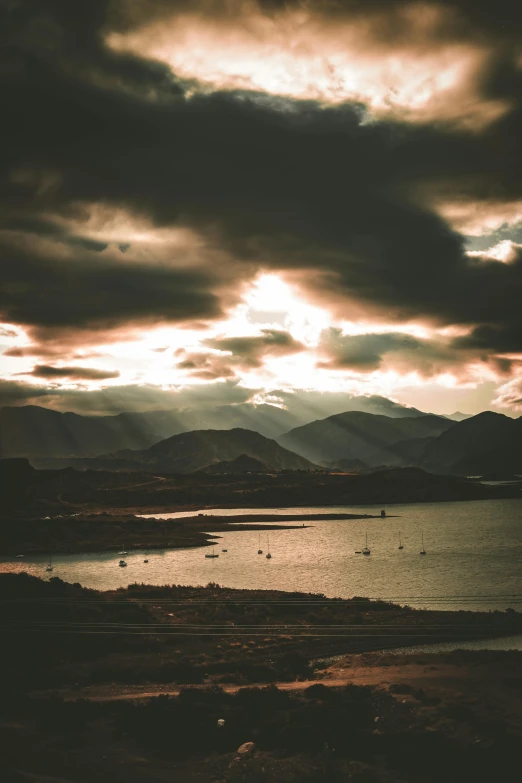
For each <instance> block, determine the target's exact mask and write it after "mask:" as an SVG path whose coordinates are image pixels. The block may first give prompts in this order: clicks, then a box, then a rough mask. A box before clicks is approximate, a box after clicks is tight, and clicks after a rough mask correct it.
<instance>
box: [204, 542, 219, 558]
mask: <svg viewBox="0 0 522 783" xmlns="http://www.w3.org/2000/svg"><path fill="white" fill-rule="evenodd" d="M215 546H216V545H215V544H212V552H209V553H208V555H205V557H219V555H216V553H215V552H214V547H215Z"/></svg>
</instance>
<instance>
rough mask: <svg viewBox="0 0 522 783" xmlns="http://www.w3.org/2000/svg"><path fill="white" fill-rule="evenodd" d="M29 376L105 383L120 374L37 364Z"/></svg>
mask: <svg viewBox="0 0 522 783" xmlns="http://www.w3.org/2000/svg"><path fill="white" fill-rule="evenodd" d="M31 375H34V376H35V377H36V378H51V379H52V378H69V379H73V380H91V381H105V380H107V379H108V378H118V377H119V375H120V373H119V372H118V371H117V370H97V369H95V368H93V367H54V366H53V365H50V364H37V365H36V367H35V368H34V370H32V372H31Z"/></svg>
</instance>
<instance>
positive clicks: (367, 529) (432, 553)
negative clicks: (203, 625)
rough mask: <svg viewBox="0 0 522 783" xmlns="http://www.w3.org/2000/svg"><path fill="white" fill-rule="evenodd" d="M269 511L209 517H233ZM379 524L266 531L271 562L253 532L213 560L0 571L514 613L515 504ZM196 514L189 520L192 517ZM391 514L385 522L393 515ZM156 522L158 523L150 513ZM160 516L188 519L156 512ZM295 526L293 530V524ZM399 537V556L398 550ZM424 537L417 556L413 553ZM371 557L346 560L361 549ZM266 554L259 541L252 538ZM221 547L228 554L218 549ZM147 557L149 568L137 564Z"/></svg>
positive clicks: (92, 558) (519, 562)
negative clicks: (260, 552) (366, 548)
mask: <svg viewBox="0 0 522 783" xmlns="http://www.w3.org/2000/svg"><path fill="white" fill-rule="evenodd" d="M380 508H381V507H380V506H375V507H372V506H364V507H324V508H298V509H295V508H291V509H273V510H271V509H270V511H273V513H276V514H277V513H280V514H284V513H303V514H306V513H330V514H331V513H337V512H339V513H362V514H367V513H370V514H371V513H378V512H379V511H380ZM268 510H269V509H214V510H212V511H206V512H205V513H206V514H210V513H214V514H227V515H231V516H233V515H236V514H241V513H249V512H256V511H257V512H260V511H268ZM386 511H387V514H388V517H387V518H386V519H366V520H364V519H360V520H345V521H341V520H332V521H315V522H309V523H308V525H309V526H308V527H306V528H304V529H303V528H300V529H297V530H273V531H272V532H271V533H270V550H271V553H272V559H271V560H267V559H266V558H265V556H264V554H263V555H258V554H257V550H258V538H259V534H258V533H257V532H253V531H241V530H240V529H239V525H238V529H237V530H236V531H234V532H230V533H224V534H216V535H223V536H224V539H219V538H218V539H216V540H217V541H218V545H217V546H216V553H219V557H218V558H215V559H213V560H211V559H207V558H205V554H206V553H208V552H209V549H208V548H197V549H185V550H179V549H178V550H150V551H146V552H139V551H136V552H132V553H129V554H128V555H127V556H126V557H125V559H126V561H127V563H128V567H127V568H119V567H118V560H119V557H118V555H117V553H116V552H105V553H101V554H100V553H98V554H81V555H57V556H56V557H55V558H54V559H53V563H54V572H53V573H52V574H46V573H45V564H46V562H47V557H45V556H43V555H39V556H31V557H29V556H28V557H26V558H25V559H24V560H16V559H13V558H9V559H6V558H4V559H2V561H1V562H0V571H28V572H30V573H32V574H35V575H38V576H42V577H49V576H59V577H60V578H61V579H64V580H65V581H67V582H80V583H81V584H82V585H84V586H85V587H92V588H96V589H100V590H108V589H114V588H117V587H125V586H127V585H128V584H130V583H133V582H146V583H149V584H183V585H206V584H208V583H209V582H217V583H219V584H221V585H224V586H227V587H236V588H256V589H276V590H287V591H291V590H295V591H304V592H314V593H323V594H324V595H326V596H338V597H342V598H350V597H352V596H354V595H356V596H367V597H370V598H383V599H387V600H394V601H397V602H399V603H402V604H409V605H411V606H415V607H424V608H430V609H431V608H432V609H435V608H440V609H476V610H479V609H480V610H488V609H500V610H504V609H506V608H508V607H513V608H518V609H521V610H522V500H521V499H510V500H481V501H471V502H455V503H426V504H422V503H417V504H405V505H393V506H388V507H387V508H386ZM194 513H198V512H194ZM392 515H393V516H392ZM156 516H159V515H156ZM162 516H164V517H176V516H187V512H183V513H181V514H179V513H178V514H176V513H172V514H164V515H162ZM297 524H298V523H297ZM399 531H400V532H401V536H402V543H403V544H404V549H403V550H399V549H398V542H399ZM421 533H424V543H425V547H426V550H427V554H426V556H421V555H419V550H420V549H421ZM366 534H368V544H369V546H370V548H371V555H370V556H369V557H365V556H364V555H358V554H355V550H360V549H361V548H362V547H363V546H364V543H365V536H366ZM260 535H261V548H262V549H263V550H264V551H265V552H266V548H267V533H266V532H262V533H261V534H260ZM223 545H225V546H226V548H227V549H228V552H226V553H223V552H221V549H222V547H223ZM145 557H147V558H148V560H149V562H148V563H144V562H143V560H144V558H145Z"/></svg>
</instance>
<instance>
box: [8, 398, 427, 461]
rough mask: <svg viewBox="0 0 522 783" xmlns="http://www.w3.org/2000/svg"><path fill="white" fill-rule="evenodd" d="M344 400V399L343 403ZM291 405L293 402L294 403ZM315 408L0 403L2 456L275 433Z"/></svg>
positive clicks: (393, 411)
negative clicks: (195, 434)
mask: <svg viewBox="0 0 522 783" xmlns="http://www.w3.org/2000/svg"><path fill="white" fill-rule="evenodd" d="M339 404H340V403H339ZM290 407H291V406H290ZM346 407H347V409H348V408H354V407H355V408H356V409H358V410H366V411H367V412H371V413H383V412H386V415H387V416H390V417H392V418H401V417H410V416H423V415H425V414H423V413H422V412H421V411H417V410H416V409H415V408H407V407H405V406H403V405H400V404H399V403H395V402H393V401H391V400H388V399H386V398H385V397H378V396H373V397H363V396H359V397H356V396H351V395H346ZM314 413H315V415H316V416H317V410H316V409H311V408H310V409H301V410H299V412H297V413H296V412H294V411H293V410H290V409H286V408H281V407H278V406H276V405H269V404H259V405H255V404H253V403H238V404H230V405H216V406H207V407H205V408H193V409H174V410H160V411H142V412H126V413H119V414H116V415H113V416H109V415H108V416H82V415H80V414H78V413H62V412H60V411H55V410H51V409H50V408H42V407H40V406H38V405H23V406H18V407H12V406H6V407H4V408H0V458H10V457H27V458H29V459H31V458H37V459H42V460H52V459H54V458H68V457H70V458H75V457H95V456H98V455H100V454H108V453H111V452H115V451H120V450H122V449H144V448H147V447H148V446H152V445H153V444H154V443H157V442H158V441H160V440H164V439H165V438H169V437H171V436H172V435H177V434H179V433H182V432H192V431H194V430H209V429H213V430H228V429H233V428H235V427H239V428H242V429H249V430H253V431H254V432H259V433H261V435H265V437H267V438H275V437H276V436H279V435H281V434H283V433H285V432H287V431H288V430H290V429H293V428H295V427H297V426H299V425H303V424H305V423H308V422H309V421H311V420H312V419H313V418H314Z"/></svg>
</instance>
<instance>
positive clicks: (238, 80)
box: [0, 0, 522, 407]
mask: <svg viewBox="0 0 522 783" xmlns="http://www.w3.org/2000/svg"><path fill="white" fill-rule="evenodd" d="M521 33H522V14H521V11H520V6H519V4H518V3H514V2H510V1H509V0H497V2H496V3H495V4H492V3H491V2H490V1H489V0H439V2H436V3H435V2H426V0H424V1H423V2H415V1H412V2H406V1H405V0H386V2H385V0H365V2H363V1H362V0H360V2H359V0H356V1H355V2H350V3H346V2H341V1H340V0H339V2H337V1H336V0H315V1H314V0H311V2H307V3H302V2H298V1H297V0H296V1H295V2H292V0H289V2H284V3H283V2H281V3H280V2H273V1H272V0H264V1H263V0H259V2H255V1H254V0H246V1H241V2H240V1H239V0H238V2H234V1H233V0H231V1H230V2H226V3H223V2H212V1H211V0H191V1H190V2H189V1H188V0H187V1H186V2H185V0H144V1H143V2H140V3H135V2H131V0H77V1H76V2H74V3H70V2H65V0H12V1H11V2H9V3H6V4H3V6H2V9H1V10H0V36H2V38H3V39H4V40H5V41H6V43H7V44H8V45H7V46H5V47H4V49H3V62H2V67H1V68H0V86H1V88H2V96H3V103H2V108H3V120H2V130H3V137H4V138H3V148H2V149H3V154H2V159H1V160H0V186H1V188H2V196H3V198H2V207H1V208H0V261H1V265H2V285H1V287H0V318H1V319H2V320H3V321H4V323H5V326H4V327H2V329H3V331H2V334H1V336H2V342H3V345H2V348H5V350H4V353H3V355H2V373H3V375H4V377H6V378H9V377H10V378H14V377H15V376H17V375H20V374H24V375H27V374H28V373H31V371H33V373H34V372H35V371H36V369H37V368H34V367H33V365H34V363H35V361H36V363H37V367H44V368H45V367H47V368H49V369H51V370H52V369H57V368H56V363H58V364H60V363H63V364H64V366H65V367H68V368H69V369H78V367H77V365H76V361H78V362H80V364H81V363H82V362H81V359H82V357H81V356H79V351H80V349H81V348H83V346H93V347H95V348H96V351H99V353H100V355H101V356H103V361H100V362H99V364H101V366H104V365H106V366H109V367H111V368H114V369H113V371H114V372H116V373H120V375H119V377H120V381H119V382H121V386H119V387H117V388H118V389H125V388H127V387H128V388H129V389H130V390H131V389H132V392H131V391H129V398H127V397H126V396H125V393H124V392H123V391H120V392H117V393H116V392H115V391H114V389H115V388H116V387H114V386H113V385H110V384H109V386H110V389H109V387H107V389H103V388H100V386H101V382H102V381H104V380H111V378H114V377H115V376H108V375H105V376H103V377H100V376H97V377H94V376H92V375H91V376H89V377H87V376H85V375H84V376H82V377H81V378H80V376H76V377H75V378H74V375H73V374H71V375H69V376H63V377H62V378H60V377H58V376H56V375H54V376H53V384H54V385H55V386H59V385H60V383H61V381H63V383H64V384H68V385H69V386H70V385H71V383H72V382H73V380H76V381H79V380H81V381H84V382H85V383H84V384H83V388H82V389H80V388H79V389H78V390H77V393H76V395H73V396H71V394H72V392H71V390H69V391H67V394H68V395H69V396H68V397H67V400H68V401H70V404H73V403H74V405H75V406H76V407H80V406H81V405H83V404H85V405H86V406H87V407H88V406H90V405H94V406H95V407H96V406H98V405H104V404H105V403H104V402H103V399H104V398H103V395H104V394H105V393H107V394H109V393H110V395H112V396H110V404H111V405H113V404H114V405H115V404H116V400H119V403H118V404H120V405H122V406H125V405H132V404H134V403H133V402H131V400H135V399H137V397H136V394H137V393H136V388H137V387H140V388H144V389H148V386H143V387H141V384H142V383H143V384H145V383H147V384H151V385H152V384H156V388H157V389H158V394H160V393H161V392H163V390H164V389H166V388H168V389H170V388H174V387H175V386H176V384H178V383H181V382H188V381H189V380H190V381H191V382H192V381H194V385H198V388H199V386H200V387H201V389H202V391H201V394H207V395H211V394H218V395H219V393H220V391H219V390H221V389H223V388H233V389H234V390H235V391H234V393H238V392H237V390H238V389H242V391H241V393H243V391H245V389H246V387H249V388H250V389H254V388H255V389H256V390H257V392H259V393H261V392H264V393H267V392H268V390H269V389H273V388H277V386H278V384H281V386H282V387H283V388H284V389H286V390H287V391H288V387H290V390H289V393H291V391H292V387H299V388H301V389H304V388H308V389H310V390H311V391H313V390H315V391H317V390H319V389H324V388H326V387H328V384H341V383H342V382H343V380H342V379H343V378H344V382H345V383H346V389H349V390H352V391H355V390H357V391H360V387H359V386H357V384H362V383H363V380H362V379H361V376H367V377H368V378H370V376H371V380H368V383H371V384H373V385H372V386H371V387H370V388H368V390H367V391H368V393H372V394H373V393H381V392H382V393H383V392H384V391H386V392H388V393H392V392H393V388H392V389H391V392H390V387H389V386H388V385H387V384H388V383H391V380H390V379H391V378H392V376H393V379H394V380H393V382H394V383H395V384H396V387H397V388H398V386H399V385H400V383H401V378H405V377H406V375H409V374H411V373H413V374H416V376H417V377H418V378H419V379H420V380H419V383H421V382H423V379H424V381H426V379H430V378H434V377H437V376H438V375H439V374H440V373H443V374H446V375H450V376H451V378H452V379H453V381H452V382H455V383H464V382H466V383H471V381H470V378H472V377H476V378H479V379H480V378H482V381H480V380H477V381H476V383H479V382H484V383H486V382H487V383H490V382H497V383H501V384H504V386H503V388H506V387H505V384H506V375H507V374H509V373H514V372H516V367H517V362H518V357H519V356H520V355H522V317H521V315H520V301H521V299H522V254H521V252H520V245H521V244H522V235H520V232H521V231H522V210H521V204H522V154H521V144H522V122H521V119H522V105H521V95H522V89H521V87H522V67H521V66H522V63H521V60H520V53H519V40H520V35H521ZM263 274H264V275H266V276H268V277H273V278H274V279H278V280H280V281H283V280H284V281H285V282H286V284H287V285H288V286H289V287H290V288H291V290H292V292H293V294H294V297H295V298H299V297H302V300H303V301H304V302H306V304H307V306H310V305H315V306H316V307H319V308H321V316H320V317H319V315H317V317H316V316H314V315H313V312H312V310H309V311H308V314H305V315H304V316H303V317H301V315H299V317H298V316H297V306H296V305H295V301H294V300H292V302H291V303H289V311H288V312H287V313H285V312H282V311H281V310H280V309H279V310H277V308H275V309H273V308H272V307H271V303H270V301H267V302H266V303H265V304H264V309H263V310H259V309H258V310H257V311H255V312H254V310H253V309H252V308H251V312H250V316H246V315H245V309H244V308H245V304H244V303H245V301H247V299H245V297H247V296H248V292H249V291H250V290H251V289H252V286H253V285H255V284H256V281H258V280H259V277H260V275H261V276H262V275H263ZM241 307H243V310H241ZM238 308H239V309H238ZM292 308H293V309H292ZM238 313H239V315H238ZM241 313H242V315H241ZM310 313H312V314H311V315H310ZM315 313H316V314H319V310H316V311H315ZM324 313H326V316H323V314H324ZM315 317H316V323H315V324H311V323H310V321H311V320H313V319H314V318H315ZM241 318H242V319H243V320H241ZM263 319H266V320H263ZM299 319H301V320H300V321H299ZM321 319H322V320H321ZM324 319H326V320H324ZM319 322H320V323H319ZM346 323H349V324H356V323H364V324H367V327H366V328H365V329H364V330H362V331H361V332H360V333H358V334H351V333H348V332H347V331H346V329H345V326H344V325H345V324H346ZM412 323H413V324H416V325H420V326H422V327H423V328H424V329H425V335H424V336H417V335H412V333H410V332H408V328H409V326H411V324H412ZM253 324H255V327H254V328H252V325H253ZM325 328H326V329H328V330H329V331H326V332H325V331H324V329H325ZM181 329H183V330H184V332H185V333H186V335H187V336H186V339H181V338H180V337H179V334H177V335H176V334H175V333H174V331H175V330H176V331H177V332H178V333H179V332H180V330H181ZM12 330H14V333H13V331H12ZM162 330H163V331H162ZM169 330H170V332H169ZM321 330H322V331H323V336H322V337H319V336H318V335H319V333H320V332H321ZM254 331H255V334H253V332H254ZM160 332H161V333H160ZM155 335H156V336H155ZM125 341H127V343H128V344H129V345H130V346H131V347H130V348H129V349H128V350H127V351H125V350H124V349H122V348H121V344H122V343H123V342H125ZM147 341H148V342H147ZM4 344H5V345H4ZM167 345H168V346H169V348H171V350H170V351H168V350H165V351H162V350H160V349H162V348H163V346H167ZM180 346H183V348H184V351H185V352H184V354H183V355H177V356H176V357H175V360H174V361H173V358H172V353H173V352H174V351H175V350H176V349H177V348H179V347H180ZM76 356H78V359H76ZM30 357H33V361H32V362H30V361H29V359H30ZM58 360H59V361H58ZM147 362H148V363H149V364H148V365H147ZM97 363H98V362H97ZM472 366H473V367H474V368H475V369H474V370H473V372H474V373H475V376H473V372H471V371H470V370H469V368H470V367H472ZM4 367H5V370H4ZM477 368H478V369H477ZM58 369H64V368H63V367H62V368H60V367H58ZM101 372H105V371H104V370H101ZM354 374H355V375H356V376H357V377H356V378H355V377H354ZM385 376H386V377H385ZM35 377H40V376H35ZM46 377H47V378H48V380H49V383H50V382H51V380H50V378H51V376H49V375H47V376H46ZM218 379H220V380H221V381H223V379H228V383H223V382H221V383H214V382H213V381H214V380H218ZM508 382H509V379H508ZM354 384H356V385H354ZM243 387H245V389H243ZM20 388H22V387H20ZM336 388H338V387H336ZM87 390H89V391H87ZM26 392H27V393H30V392H31V389H25V387H23V389H22V392H21V394H22V396H23V395H24V394H26ZM51 392H52V393H53V394H58V396H59V391H58V392H56V391H55V390H54V389H49V393H51ZM257 392H256V393H257ZM10 393H11V392H10ZM13 393H14V392H13ZM32 393H33V394H34V395H38V394H39V391H38V388H37V387H36V385H33V386H32ZM87 393H88V394H92V395H95V396H94V397H92V398H91V400H92V401H91V402H86V403H83V402H81V395H82V394H87ZM198 393H199V391H198ZM249 393H250V392H247V391H245V394H247V396H248V394H249ZM98 394H101V395H102V397H100V398H97V397H96V395H98ZM147 394H148V391H147ZM169 394H170V392H169ZM42 395H43V399H44V400H46V404H53V403H52V402H51V403H48V402H47V397H46V394H45V390H44V391H43V392H42ZM118 395H119V396H118ZM138 396H139V395H138ZM145 396H147V395H145ZM160 396H161V394H160ZM96 399H98V400H99V402H96V401H95V400H96ZM107 399H108V398H107ZM168 399H169V400H171V399H172V397H171V396H169V397H168ZM510 399H511V398H510ZM62 403H63V398H61V400H60V404H62ZM169 404H171V403H169Z"/></svg>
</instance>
